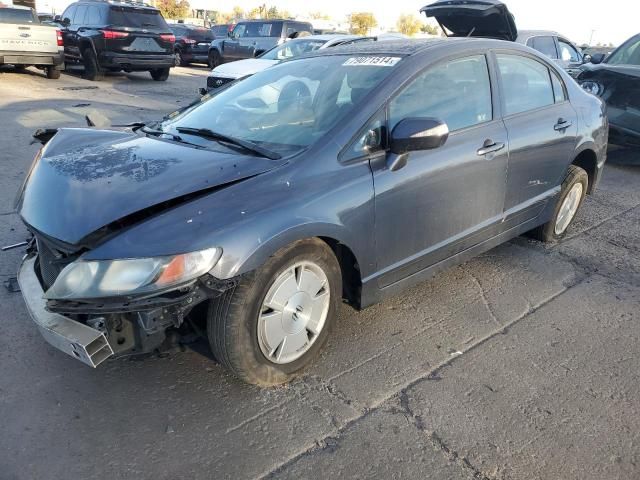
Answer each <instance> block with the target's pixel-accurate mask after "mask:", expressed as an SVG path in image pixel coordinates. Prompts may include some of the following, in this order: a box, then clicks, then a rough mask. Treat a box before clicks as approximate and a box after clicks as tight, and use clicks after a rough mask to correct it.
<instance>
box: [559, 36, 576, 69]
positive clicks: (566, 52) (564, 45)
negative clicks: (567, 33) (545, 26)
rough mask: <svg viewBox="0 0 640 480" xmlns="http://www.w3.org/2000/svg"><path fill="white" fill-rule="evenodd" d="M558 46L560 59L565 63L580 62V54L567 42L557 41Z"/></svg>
mask: <svg viewBox="0 0 640 480" xmlns="http://www.w3.org/2000/svg"><path fill="white" fill-rule="evenodd" d="M558 44H559V45H560V58H561V59H562V60H564V61H565V62H572V63H578V62H580V54H579V53H578V50H576V48H575V47H574V46H573V45H571V44H570V43H569V42H566V41H564V40H561V39H558Z"/></svg>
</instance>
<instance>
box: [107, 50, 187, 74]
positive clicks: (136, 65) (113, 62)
mask: <svg viewBox="0 0 640 480" xmlns="http://www.w3.org/2000/svg"><path fill="white" fill-rule="evenodd" d="M174 65H175V57H174V55H173V53H167V54H160V55H158V54H151V55H139V54H138V55H131V54H123V53H112V52H104V53H103V54H102V55H101V56H100V66H101V67H105V68H119V69H121V70H125V71H128V72H134V71H142V70H151V69H155V68H169V67H173V66H174Z"/></svg>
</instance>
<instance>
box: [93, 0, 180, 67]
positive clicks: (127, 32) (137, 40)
mask: <svg viewBox="0 0 640 480" xmlns="http://www.w3.org/2000/svg"><path fill="white" fill-rule="evenodd" d="M107 23H108V25H109V30H112V31H115V32H118V33H116V34H114V35H111V37H112V38H109V39H106V38H105V42H106V43H107V49H108V50H109V51H112V52H116V53H124V54H134V55H153V54H155V55H157V54H171V55H173V46H174V45H173V42H172V41H170V40H169V39H168V37H167V34H170V33H171V30H170V29H169V26H168V25H167V22H165V20H164V18H162V15H160V12H159V11H158V10H155V9H152V8H138V7H134V6H120V5H118V6H115V5H111V6H110V7H109V15H108V19H107Z"/></svg>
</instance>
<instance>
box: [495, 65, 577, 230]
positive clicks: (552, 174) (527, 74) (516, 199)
mask: <svg viewBox="0 0 640 480" xmlns="http://www.w3.org/2000/svg"><path fill="white" fill-rule="evenodd" d="M496 61H497V65H498V69H497V70H498V73H499V76H500V79H501V82H500V83H501V85H502V98H503V101H504V103H503V111H504V123H505V125H506V127H507V131H508V133H509V174H508V178H507V194H506V198H505V210H506V216H507V220H509V219H510V217H512V218H513V219H517V221H519V222H524V221H526V220H529V219H531V218H533V217H535V216H537V215H538V214H539V213H540V211H541V210H542V208H544V205H545V202H546V201H547V200H549V198H550V197H551V196H553V195H554V194H555V193H557V190H558V186H559V185H560V184H561V183H562V180H563V176H564V174H565V172H566V171H567V168H568V166H569V164H570V163H571V160H572V158H571V155H572V153H573V152H574V149H575V145H576V140H577V138H576V135H577V132H578V125H577V123H578V119H577V114H576V111H575V110H574V108H573V107H572V106H571V103H570V102H569V101H568V98H567V93H566V87H565V86H564V81H563V80H562V79H561V78H560V76H559V75H558V74H557V73H556V72H555V70H554V69H550V68H549V67H548V66H547V65H545V64H544V63H542V62H541V61H539V60H537V59H535V58H534V57H529V56H527V55H526V54H522V55H520V54H502V53H500V54H498V55H496Z"/></svg>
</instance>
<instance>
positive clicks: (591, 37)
mask: <svg viewBox="0 0 640 480" xmlns="http://www.w3.org/2000/svg"><path fill="white" fill-rule="evenodd" d="M594 33H596V31H595V30H591V36H590V37H589V46H590V47H591V46H592V45H591V44H592V43H593V34H594Z"/></svg>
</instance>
